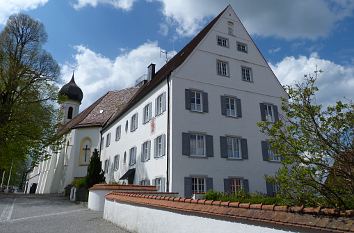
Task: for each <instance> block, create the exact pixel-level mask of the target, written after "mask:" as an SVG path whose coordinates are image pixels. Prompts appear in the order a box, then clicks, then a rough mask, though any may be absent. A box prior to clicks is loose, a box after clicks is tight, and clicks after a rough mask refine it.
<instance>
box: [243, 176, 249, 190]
mask: <svg viewBox="0 0 354 233" xmlns="http://www.w3.org/2000/svg"><path fill="white" fill-rule="evenodd" d="M242 181H243V190H244V191H245V192H246V193H249V192H250V187H249V184H248V180H247V179H243V180H242Z"/></svg>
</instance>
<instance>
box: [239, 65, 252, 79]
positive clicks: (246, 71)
mask: <svg viewBox="0 0 354 233" xmlns="http://www.w3.org/2000/svg"><path fill="white" fill-rule="evenodd" d="M241 76H242V81H245V82H250V83H251V82H253V73H252V68H251V67H247V66H241Z"/></svg>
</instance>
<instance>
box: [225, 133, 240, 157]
mask: <svg viewBox="0 0 354 233" xmlns="http://www.w3.org/2000/svg"><path fill="white" fill-rule="evenodd" d="M226 145H227V157H228V158H229V159H242V150H241V138H239V137H230V136H228V137H226ZM229 149H231V150H229Z"/></svg>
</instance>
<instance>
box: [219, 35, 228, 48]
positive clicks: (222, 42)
mask: <svg viewBox="0 0 354 233" xmlns="http://www.w3.org/2000/svg"><path fill="white" fill-rule="evenodd" d="M217 42H218V45H220V46H222V47H229V39H227V38H224V37H221V36H218V37H217Z"/></svg>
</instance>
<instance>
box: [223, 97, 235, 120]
mask: <svg viewBox="0 0 354 233" xmlns="http://www.w3.org/2000/svg"><path fill="white" fill-rule="evenodd" d="M225 102H226V103H225V104H226V116H228V117H237V102H236V98H234V97H231V96H225ZM232 106H233V108H232Z"/></svg>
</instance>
